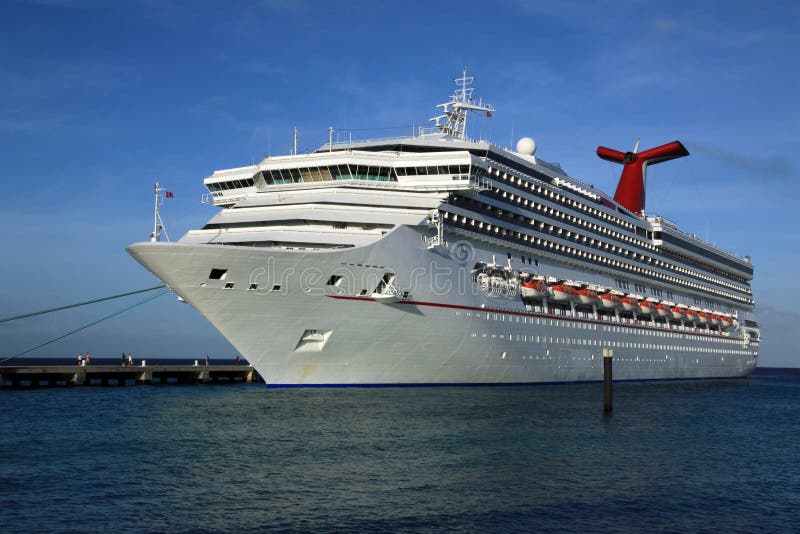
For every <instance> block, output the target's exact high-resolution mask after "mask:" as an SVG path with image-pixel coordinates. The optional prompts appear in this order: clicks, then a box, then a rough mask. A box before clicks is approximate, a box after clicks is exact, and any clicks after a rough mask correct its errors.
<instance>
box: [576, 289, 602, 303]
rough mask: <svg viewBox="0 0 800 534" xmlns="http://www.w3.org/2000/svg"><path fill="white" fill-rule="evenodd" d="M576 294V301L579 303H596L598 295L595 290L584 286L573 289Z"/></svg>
mask: <svg viewBox="0 0 800 534" xmlns="http://www.w3.org/2000/svg"><path fill="white" fill-rule="evenodd" d="M575 293H576V295H577V296H578V302H580V303H581V304H590V305H591V304H597V301H598V297H597V291H595V290H594V289H591V288H589V287H584V288H581V289H576V290H575Z"/></svg>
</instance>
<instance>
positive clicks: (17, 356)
mask: <svg viewBox="0 0 800 534" xmlns="http://www.w3.org/2000/svg"><path fill="white" fill-rule="evenodd" d="M159 287H165V286H158V287H155V288H150V289H144V290H142V291H134V292H131V293H126V294H127V295H132V294H135V293H142V292H144V291H152V290H153V289H158V288H159ZM170 291H171V290H170V289H165V290H164V291H160V292H159V293H156V294H155V295H153V296H152V297H147V298H146V299H143V300H140V301H139V302H135V303H134V304H132V305H130V306H127V307H125V308H122V309H121V310H118V311H115V312H114V313H112V314H110V315H106V316H105V317H103V318H101V319H97V320H96V321H92V322H91V323H89V324H85V325H83V326H81V327H79V328H76V329H74V330H70V331H69V332H67V333H66V334H62V335H60V336H58V337H56V338H53V339H51V340H49V341H45V342H44V343H41V344H40V345H36V346H35V347H33V348H30V349H28V350H24V351H22V352H19V353H17V354H15V355H13V356H9V357H8V358H4V359H0V363H5V362H7V361H9V360H13V359H14V358H19V357H20V356H24V355H25V354H28V353H29V352H32V351H34V350H36V349H40V348H42V347H44V346H45V345H49V344H50V343H55V342H56V341H58V340H60V339H64V338H65V337H67V336H71V335H72V334H75V333H77V332H80V331H81V330H86V329H87V328H89V327H90V326H94V325H96V324H98V323H102V322H103V321H105V320H107V319H111V318H112V317H116V316H117V315H121V314H123V313H125V312H126V311H129V310H132V309H133V308H135V307H137V306H141V305H142V304H145V303H147V302H150V301H151V300H154V299H157V298H158V297H160V296H162V295H166V294H167V293H169V292H170ZM109 298H110V297H109ZM99 300H108V298H105V299H99ZM94 302H98V301H94ZM68 307H70V306H68ZM71 307H74V306H71ZM62 309H63V308H62ZM34 315H38V314H34Z"/></svg>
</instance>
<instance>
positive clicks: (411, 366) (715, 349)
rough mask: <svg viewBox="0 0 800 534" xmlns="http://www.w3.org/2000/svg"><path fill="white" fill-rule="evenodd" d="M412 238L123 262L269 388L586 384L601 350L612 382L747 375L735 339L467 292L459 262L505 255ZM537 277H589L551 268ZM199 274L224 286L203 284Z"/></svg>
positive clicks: (405, 231)
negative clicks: (384, 287)
mask: <svg viewBox="0 0 800 534" xmlns="http://www.w3.org/2000/svg"><path fill="white" fill-rule="evenodd" d="M424 237H425V235H424V231H423V230H422V229H420V228H416V227H407V226H400V227H398V228H397V229H395V230H394V231H393V232H391V233H389V234H388V235H387V236H385V237H384V238H383V239H381V240H379V241H377V242H375V243H374V244H372V245H369V246H365V247H356V248H351V249H345V250H335V251H300V250H277V249H266V248H258V247H238V246H218V245H194V244H184V243H140V244H135V245H131V246H130V247H128V251H129V252H130V254H131V255H132V256H133V257H134V258H136V259H137V260H138V261H139V262H140V263H142V264H143V265H144V266H145V267H146V268H148V269H149V270H150V271H152V272H153V273H154V274H155V275H156V276H157V277H159V278H160V279H162V280H163V281H164V282H165V283H166V284H167V285H168V286H169V287H170V288H171V289H172V290H173V291H174V292H175V293H177V294H178V295H179V296H180V297H182V298H183V299H184V300H185V301H186V302H188V303H189V304H191V305H192V306H193V307H194V308H195V309H197V310H198V311H199V312H200V313H201V314H202V315H203V316H204V317H206V318H207V319H208V320H209V321H210V322H211V324H212V325H214V327H216V328H217V329H218V330H219V331H220V332H221V333H222V334H223V335H224V336H225V337H226V338H227V339H228V340H229V341H230V342H231V343H232V344H233V345H234V346H235V347H236V348H237V350H239V351H241V353H242V355H243V356H244V357H245V358H246V359H247V360H248V361H249V362H250V363H252V364H253V366H254V367H255V368H256V370H257V371H258V372H259V373H260V374H261V375H262V377H263V378H264V379H265V381H266V382H267V384H268V385H271V386H296V385H304V386H316V385H320V386H321V385H374V384H381V385H388V384H516V383H547V382H576V381H594V380H601V379H602V373H603V365H602V357H601V356H602V350H603V348H605V347H609V348H612V349H613V350H614V378H615V379H618V380H650V379H674V378H704V377H739V376H745V375H747V374H749V373H750V372H751V371H752V370H753V369H754V368H755V366H756V362H757V352H758V343H757V341H749V340H747V339H746V338H745V337H742V336H740V335H739V333H738V330H735V329H731V331H730V332H729V333H724V334H723V333H722V332H719V331H716V332H709V331H708V330H705V331H704V332H705V333H697V332H695V331H693V329H691V328H688V327H687V328H686V329H685V330H683V329H681V328H676V327H674V326H673V327H670V325H669V324H666V325H662V326H659V325H657V324H656V323H654V322H648V321H646V320H639V321H636V322H635V324H634V321H631V322H630V324H628V323H620V322H613V321H611V320H608V318H606V319H604V320H597V319H596V318H595V317H594V315H593V314H591V313H588V312H587V313H581V312H577V313H575V314H574V315H570V312H569V311H568V310H560V309H558V310H555V313H557V314H558V315H555V314H549V313H546V312H547V310H543V309H541V308H537V307H534V306H530V305H526V304H525V302H523V300H522V299H521V297H520V295H519V294H518V293H516V292H514V291H506V292H497V291H491V292H486V291H481V289H480V288H479V287H478V286H477V285H476V284H474V283H473V281H472V280H471V279H470V268H471V266H472V262H473V261H474V260H475V259H476V258H477V259H488V258H491V257H492V254H497V255H501V254H503V253H504V250H505V249H501V248H498V249H493V248H492V247H491V246H489V245H486V244H482V243H479V242H470V241H466V240H462V241H459V248H458V250H459V251H462V252H463V250H467V251H468V257H466V258H465V257H458V256H459V253H458V252H452V251H454V250H456V248H455V247H453V246H450V247H437V248H434V249H427V248H426V247H425V244H424ZM459 237H463V236H448V238H452V240H453V241H456V240H458V239H459ZM463 245H466V246H463ZM451 252H452V253H451ZM539 267H540V269H541V270H542V272H548V273H552V274H554V275H556V276H558V275H559V274H563V275H564V278H567V277H580V278H582V279H590V278H591V277H592V276H594V278H597V277H598V275H597V273H594V274H592V273H590V272H583V273H579V272H577V271H575V270H567V269H566V267H565V266H564V265H563V264H560V263H558V262H555V261H554V262H553V263H552V265H548V264H547V263H546V262H545V260H543V261H542V264H540V265H539ZM212 269H225V270H227V274H226V276H225V278H224V279H223V280H212V279H209V272H210V271H211V270H212ZM386 272H391V273H395V274H396V276H397V281H396V286H397V289H398V290H399V291H400V294H403V293H407V295H406V296H405V298H402V299H401V298H399V297H397V298H387V299H373V298H371V295H372V292H373V290H374V288H375V287H376V286H377V285H378V283H379V281H380V279H381V277H382V276H384V274H385V273H386ZM442 273H444V274H442ZM332 274H337V275H340V276H341V277H342V278H341V281H340V282H339V283H338V285H327V283H326V282H328V281H329V278H330V277H331V275H332ZM598 282H600V283H603V282H606V283H610V282H611V281H610V280H608V281H604V280H598ZM231 283H233V284H234V287H233V288H229V289H225V285H226V284H231ZM252 284H257V288H255V289H249V288H250V287H252ZM362 293H363V296H362V295H361V294H362ZM380 300H384V301H383V302H380Z"/></svg>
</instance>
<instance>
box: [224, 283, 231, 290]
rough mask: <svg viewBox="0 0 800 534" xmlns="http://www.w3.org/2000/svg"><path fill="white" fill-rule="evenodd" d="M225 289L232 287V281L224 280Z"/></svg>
mask: <svg viewBox="0 0 800 534" xmlns="http://www.w3.org/2000/svg"><path fill="white" fill-rule="evenodd" d="M225 289H233V282H226V283H225Z"/></svg>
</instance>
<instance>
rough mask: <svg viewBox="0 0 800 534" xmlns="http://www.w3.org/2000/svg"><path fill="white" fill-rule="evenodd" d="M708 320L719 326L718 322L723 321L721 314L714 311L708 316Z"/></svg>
mask: <svg viewBox="0 0 800 534" xmlns="http://www.w3.org/2000/svg"><path fill="white" fill-rule="evenodd" d="M708 320H709V322H710V323H711V324H713V325H714V326H717V325H718V324H719V323H720V322H721V321H720V316H719V315H717V314H716V313H714V312H711V314H710V315H709V316H708Z"/></svg>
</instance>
